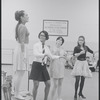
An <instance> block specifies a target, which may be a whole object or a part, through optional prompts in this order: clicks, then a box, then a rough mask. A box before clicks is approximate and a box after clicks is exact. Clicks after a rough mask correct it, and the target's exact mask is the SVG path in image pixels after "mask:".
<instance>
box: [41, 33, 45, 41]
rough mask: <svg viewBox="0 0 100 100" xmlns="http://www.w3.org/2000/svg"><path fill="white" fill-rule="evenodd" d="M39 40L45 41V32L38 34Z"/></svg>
mask: <svg viewBox="0 0 100 100" xmlns="http://www.w3.org/2000/svg"><path fill="white" fill-rule="evenodd" d="M40 41H41V42H45V41H46V37H45V34H44V33H41V34H40Z"/></svg>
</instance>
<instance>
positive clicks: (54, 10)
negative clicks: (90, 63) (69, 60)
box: [2, 0, 99, 49]
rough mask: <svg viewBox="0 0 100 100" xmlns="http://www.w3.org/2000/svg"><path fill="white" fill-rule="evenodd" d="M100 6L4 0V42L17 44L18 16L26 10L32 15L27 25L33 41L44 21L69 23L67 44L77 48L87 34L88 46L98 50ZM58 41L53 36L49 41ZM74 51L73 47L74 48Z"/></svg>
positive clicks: (74, 0) (85, 0)
mask: <svg viewBox="0 0 100 100" xmlns="http://www.w3.org/2000/svg"><path fill="white" fill-rule="evenodd" d="M98 5H99V4H98V0H2V40H12V41H15V26H16V24H17V22H16V21H15V18H14V13H15V11H16V10H22V9H23V10H25V11H26V12H27V13H28V15H29V22H28V23H27V24H26V25H27V27H28V29H29V32H30V41H33V40H34V41H37V39H38V38H37V35H38V33H39V32H40V31H41V30H42V27H43V26H42V25H43V19H51V20H53V19H54V20H69V29H68V30H69V32H68V37H64V39H65V41H66V42H65V44H66V43H67V44H69V43H72V44H73V43H74V44H75V45H76V42H77V39H78V36H79V35H84V36H85V38H86V42H88V44H89V43H90V44H91V43H93V44H96V48H98V40H99V38H98V34H99V33H98V26H99V25H98V23H99V22H98V16H99V15H98ZM55 39H56V37H50V40H49V41H51V42H52V41H55ZM30 43H31V42H30ZM52 43H53V42H52ZM90 44H89V45H90ZM30 45H31V44H30ZM68 46H69V45H68ZM94 46H95V45H94ZM68 48H69V47H68ZM72 48H73V47H71V45H70V49H72ZM92 48H93V47H92ZM94 48H95V47H94Z"/></svg>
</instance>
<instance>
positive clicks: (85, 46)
mask: <svg viewBox="0 0 100 100" xmlns="http://www.w3.org/2000/svg"><path fill="white" fill-rule="evenodd" d="M79 38H83V40H84V43H83V47H84V49H85V50H86V45H85V37H84V36H79ZM79 38H78V39H79ZM77 44H78V46H79V47H80V44H79V42H77Z"/></svg>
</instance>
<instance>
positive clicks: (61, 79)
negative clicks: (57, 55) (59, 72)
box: [57, 78, 63, 99]
mask: <svg viewBox="0 0 100 100" xmlns="http://www.w3.org/2000/svg"><path fill="white" fill-rule="evenodd" d="M62 82H63V78H60V79H58V90H57V93H58V99H60V98H61V91H62Z"/></svg>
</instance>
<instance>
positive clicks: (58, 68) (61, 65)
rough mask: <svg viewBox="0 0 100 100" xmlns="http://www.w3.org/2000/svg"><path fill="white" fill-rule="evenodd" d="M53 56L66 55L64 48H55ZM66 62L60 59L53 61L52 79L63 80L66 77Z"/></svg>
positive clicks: (51, 67) (51, 66) (51, 65)
mask: <svg viewBox="0 0 100 100" xmlns="http://www.w3.org/2000/svg"><path fill="white" fill-rule="evenodd" d="M52 54H54V55H57V56H63V55H64V54H65V52H64V50H63V49H62V48H56V47H54V48H53V49H52ZM65 62H66V60H65V59H64V58H60V59H59V58H58V59H54V60H52V61H51V64H50V76H51V77H52V78H63V77H64V69H65Z"/></svg>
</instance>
